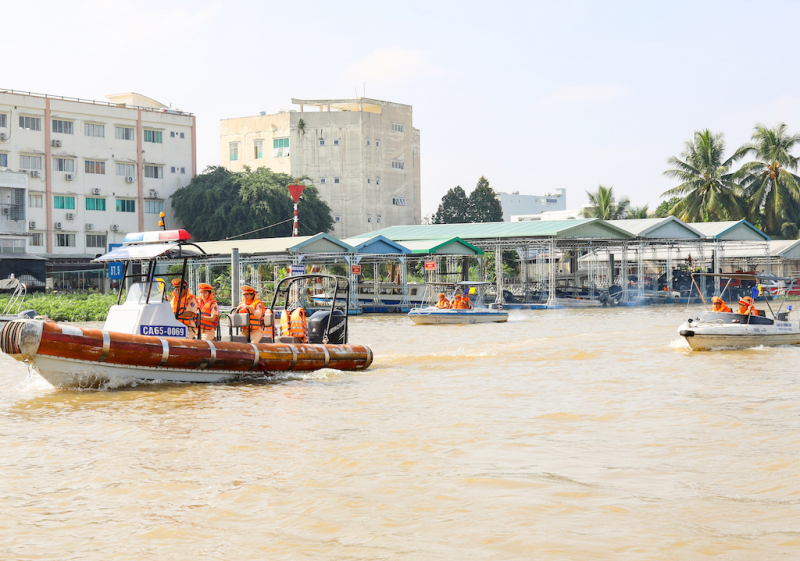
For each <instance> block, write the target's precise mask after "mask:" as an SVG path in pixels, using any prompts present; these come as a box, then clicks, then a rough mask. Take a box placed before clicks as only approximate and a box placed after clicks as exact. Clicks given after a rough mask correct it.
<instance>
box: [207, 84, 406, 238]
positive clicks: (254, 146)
mask: <svg viewBox="0 0 800 561" xmlns="http://www.w3.org/2000/svg"><path fill="white" fill-rule="evenodd" d="M292 103H293V104H295V105H296V106H298V107H299V111H298V110H292V111H280V112H278V113H274V114H271V115H267V114H266V113H264V112H262V114H261V115H256V116H252V117H240V118H233V119H223V120H222V121H221V123H220V156H221V161H222V165H223V166H224V167H226V168H227V169H230V170H231V171H240V170H242V169H243V168H244V166H249V167H250V168H252V169H257V168H259V167H268V168H270V169H272V170H273V171H277V172H281V173H287V174H289V175H291V176H292V177H303V176H308V177H309V178H310V179H311V182H312V183H313V184H314V186H315V187H316V188H317V189H318V190H319V193H320V197H321V198H322V200H324V201H325V202H327V203H328V204H329V205H330V207H331V210H332V211H333V216H334V227H333V234H334V235H335V236H337V237H340V238H347V237H351V236H354V235H357V234H362V233H364V232H371V231H375V230H379V229H381V228H384V227H386V226H394V225H401V224H419V223H420V222H421V221H422V210H421V201H420V133H419V130H418V129H415V128H414V127H413V121H412V108H411V106H410V105H404V104H401V103H393V102H389V101H380V100H376V99H369V98H354V99H321V100H303V99H292ZM309 109H311V111H309ZM301 212H302V211H301ZM302 229H303V219H302V216H301V217H300V230H301V232H300V233H301V234H302V233H310V232H303V231H302Z"/></svg>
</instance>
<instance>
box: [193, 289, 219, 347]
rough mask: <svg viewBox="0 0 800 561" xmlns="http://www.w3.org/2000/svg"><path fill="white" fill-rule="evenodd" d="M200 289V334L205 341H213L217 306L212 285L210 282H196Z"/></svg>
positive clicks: (217, 315) (217, 317)
mask: <svg viewBox="0 0 800 561" xmlns="http://www.w3.org/2000/svg"><path fill="white" fill-rule="evenodd" d="M197 288H198V289H199V290H200V302H199V304H200V336H201V337H202V338H203V339H205V340H206V341H213V340H214V337H216V335H217V326H218V325H219V306H218V305H217V301H216V299H214V292H213V290H214V287H213V286H211V285H210V284H205V283H202V284H198V285H197Z"/></svg>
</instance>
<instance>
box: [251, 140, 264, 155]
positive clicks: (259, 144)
mask: <svg viewBox="0 0 800 561" xmlns="http://www.w3.org/2000/svg"><path fill="white" fill-rule="evenodd" d="M263 157H264V141H263V140H254V141H253V158H254V159H256V160H260V159H261V158H263Z"/></svg>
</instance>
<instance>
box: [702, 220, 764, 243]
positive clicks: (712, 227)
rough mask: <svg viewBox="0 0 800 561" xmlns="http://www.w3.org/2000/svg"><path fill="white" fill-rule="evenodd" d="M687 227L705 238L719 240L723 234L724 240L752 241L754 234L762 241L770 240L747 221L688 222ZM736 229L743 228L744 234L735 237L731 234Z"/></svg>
mask: <svg viewBox="0 0 800 561" xmlns="http://www.w3.org/2000/svg"><path fill="white" fill-rule="evenodd" d="M689 226H691V227H692V228H694V229H695V230H697V231H699V232H701V233H702V234H703V235H704V236H705V237H707V238H715V239H716V238H721V237H722V236H723V235H725V234H728V235H727V236H725V239H729V240H733V239H742V240H751V239H753V237H754V236H753V234H754V233H755V237H760V238H762V239H764V240H769V239H770V237H769V236H768V235H766V234H765V233H764V232H762V231H761V230H759V229H758V228H756V227H755V226H753V225H752V224H750V223H749V222H748V221H747V220H729V221H726V222H690V223H689ZM737 227H738V228H743V229H744V230H745V232H743V235H741V236H736V235H735V232H731V231H732V230H734V229H735V228H737ZM745 234H746V235H745Z"/></svg>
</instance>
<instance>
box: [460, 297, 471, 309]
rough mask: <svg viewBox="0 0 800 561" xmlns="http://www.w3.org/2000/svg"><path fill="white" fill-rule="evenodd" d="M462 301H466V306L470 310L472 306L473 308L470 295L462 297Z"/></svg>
mask: <svg viewBox="0 0 800 561" xmlns="http://www.w3.org/2000/svg"><path fill="white" fill-rule="evenodd" d="M461 301H462V302H464V307H465V308H466V309H468V310H469V309H470V308H472V300H470V299H469V296H467V295H466V294H465V295H464V296H462V297H461Z"/></svg>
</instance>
